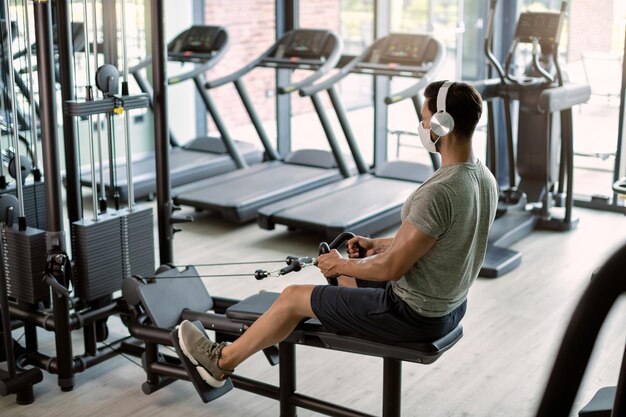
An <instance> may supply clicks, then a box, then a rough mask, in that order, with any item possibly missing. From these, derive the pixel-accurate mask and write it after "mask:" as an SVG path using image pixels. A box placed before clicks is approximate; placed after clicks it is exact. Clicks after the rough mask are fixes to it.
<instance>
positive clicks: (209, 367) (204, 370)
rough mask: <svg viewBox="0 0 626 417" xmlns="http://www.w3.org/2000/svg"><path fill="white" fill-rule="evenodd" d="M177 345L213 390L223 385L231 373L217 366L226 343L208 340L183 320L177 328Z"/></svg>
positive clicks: (187, 321)
mask: <svg viewBox="0 0 626 417" xmlns="http://www.w3.org/2000/svg"><path fill="white" fill-rule="evenodd" d="M178 343H180V347H181V349H182V350H183V353H184V354H185V356H186V357H187V359H189V360H190V361H191V363H192V364H194V365H195V366H196V370H197V371H198V374H200V376H201V377H202V379H204V380H205V381H206V383H207V384H209V385H210V386H212V387H213V388H219V387H221V386H222V385H224V382H225V379H226V378H227V377H228V376H230V375H231V374H232V373H233V371H225V370H223V369H221V368H220V367H219V366H218V364H217V363H218V361H219V359H220V357H221V356H222V349H224V347H225V346H226V343H223V342H222V343H215V342H213V341H211V340H209V339H208V338H207V337H206V336H205V335H204V334H202V332H201V331H200V330H198V328H196V326H194V325H193V324H192V323H191V322H190V321H189V320H184V321H183V322H182V323H181V324H180V327H179V328H178Z"/></svg>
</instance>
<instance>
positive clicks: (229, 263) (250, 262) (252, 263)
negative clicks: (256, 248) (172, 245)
mask: <svg viewBox="0 0 626 417" xmlns="http://www.w3.org/2000/svg"><path fill="white" fill-rule="evenodd" d="M285 261H286V260H285V259H281V260H280V261H246V262H222V263H215V264H193V265H172V267H174V268H188V267H191V266H228V265H254V264H277V263H282V262H285Z"/></svg>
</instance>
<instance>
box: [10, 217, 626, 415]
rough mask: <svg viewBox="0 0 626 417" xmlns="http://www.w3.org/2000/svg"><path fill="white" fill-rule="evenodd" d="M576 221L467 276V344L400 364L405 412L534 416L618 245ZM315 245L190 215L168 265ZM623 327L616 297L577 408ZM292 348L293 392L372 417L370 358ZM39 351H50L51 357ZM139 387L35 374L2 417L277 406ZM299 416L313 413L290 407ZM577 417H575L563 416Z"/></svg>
mask: <svg viewBox="0 0 626 417" xmlns="http://www.w3.org/2000/svg"><path fill="white" fill-rule="evenodd" d="M188 213H190V214H193V213H192V212H188ZM576 214H577V215H578V216H579V217H580V219H581V221H580V224H579V226H578V228H577V229H576V230H575V231H573V232H570V233H564V234H558V233H549V232H537V233H535V234H533V235H532V236H531V237H528V238H526V239H525V240H523V241H522V242H520V243H518V244H517V245H516V246H515V248H516V249H519V250H521V251H522V252H523V254H524V255H523V256H524V260H523V264H522V266H521V267H520V268H519V269H517V270H516V271H514V272H512V273H510V274H508V275H507V276H505V277H503V278H500V279H497V280H488V279H478V280H477V282H476V283H475V285H474V287H473V288H472V290H471V292H470V297H469V306H468V307H469V308H468V313H467V316H466V318H465V319H464V321H463V324H464V328H465V336H464V337H463V339H462V340H461V341H460V342H459V343H458V344H457V345H456V346H455V347H454V348H453V349H452V350H451V351H449V352H448V353H446V354H445V355H444V356H442V357H441V359H440V360H439V361H437V362H436V363H434V364H432V365H429V366H424V365H417V364H405V365H404V368H403V375H404V378H403V387H402V399H403V416H428V417H439V416H442V417H443V416H464V417H470V416H475V417H485V416H500V417H501V416H508V417H524V416H533V415H534V413H535V410H536V406H537V403H538V401H539V399H540V397H541V395H542V391H543V389H544V385H545V381H546V378H547V375H548V373H549V371H550V369H551V367H552V363H553V360H554V354H555V351H556V349H557V348H558V345H559V344H560V339H561V336H562V333H563V330H564V328H565V326H566V324H567V322H568V320H569V317H570V313H571V311H572V309H573V307H574V305H575V304H576V302H577V300H578V298H579V296H580V294H581V292H582V291H583V289H584V288H585V286H586V285H587V283H588V281H589V276H590V274H591V272H592V271H593V270H594V269H595V268H596V267H597V266H598V265H600V263H601V262H602V261H603V259H605V258H606V256H607V255H608V254H609V253H610V252H611V251H612V250H614V249H615V248H616V246H617V245H619V244H621V243H623V242H624V241H626V217H625V216H623V215H621V214H612V213H604V212H596V211H589V210H583V209H577V210H576ZM318 243H319V237H315V236H311V235H309V234H305V233H299V232H288V231H287V230H285V229H282V228H281V229H277V230H274V231H264V230H261V229H259V228H257V226H256V225H254V224H252V225H247V226H244V227H233V226H228V225H224V224H222V223H221V222H220V221H219V220H217V219H215V218H211V217H210V216H207V215H200V216H197V219H196V222H195V223H193V224H190V225H185V231H184V232H183V233H179V234H177V235H176V238H175V261H176V262H177V263H180V264H185V263H209V262H219V261H252V260H267V259H283V258H284V257H285V256H286V255H300V256H304V255H315V253H316V249H317V246H318ZM266 266H267V265H262V266H261V267H266ZM269 266H271V265H269ZM257 267H258V266H256V265H251V266H243V267H237V268H233V269H230V270H229V271H228V272H242V273H252V272H253V271H254V270H255V269H257ZM204 271H205V272H206V273H214V272H217V271H215V270H211V271H209V270H208V269H207V270H204ZM221 271H224V272H226V270H221ZM323 282H324V281H323V278H322V277H321V275H320V274H319V272H318V271H317V269H315V268H310V269H305V270H304V271H302V272H300V273H297V274H291V275H288V276H287V277H285V278H281V279H277V278H274V279H268V280H265V281H260V282H258V281H255V280H254V278H252V277H249V278H245V277H244V278H206V279H205V283H206V286H207V288H208V289H209V292H210V293H213V294H216V295H222V296H230V297H244V296H246V295H249V294H252V293H254V292H258V291H259V290H262V289H265V290H281V289H282V288H284V287H285V286H287V285H289V284H293V283H323ZM625 321H626V303H625V302H624V300H623V299H620V302H619V303H618V305H617V306H616V308H614V309H613V311H612V313H611V316H610V320H609V321H608V322H607V324H606V325H605V326H604V328H603V330H602V335H601V337H600V339H599V341H598V343H597V344H596V349H595V351H594V355H593V360H592V362H591V364H590V367H589V370H588V372H587V374H586V376H585V380H584V384H583V386H582V389H581V391H580V393H579V396H578V399H577V402H576V405H575V410H578V409H579V408H580V407H581V406H582V405H583V404H584V403H585V402H586V401H587V400H588V399H589V398H590V397H591V396H592V395H593V393H595V391H596V390H597V389H599V388H600V387H603V386H606V385H614V384H615V383H616V381H617V372H618V368H619V363H620V360H621V355H622V353H623V351H624V341H625V338H626V326H624V322H625ZM110 327H111V331H112V335H111V338H115V337H118V336H123V335H125V334H126V333H125V330H124V327H123V326H122V325H121V323H120V322H119V320H118V319H116V318H112V319H111V320H110ZM39 334H40V338H41V345H42V349H43V348H45V347H46V346H47V347H48V348H50V349H52V348H51V346H53V345H52V338H51V337H50V334H48V333H46V332H44V331H40V332H39ZM20 335H21V330H19V331H16V332H15V333H14V337H19V336H20ZM75 342H76V346H77V347H76V350H75V353H76V354H79V353H81V352H82V349H81V348H80V346H81V343H82V341H81V337H80V333H79V332H76V334H75ZM297 352H298V364H299V368H298V378H299V381H298V388H299V391H300V392H302V393H305V394H307V395H311V396H314V397H319V398H323V399H325V400H328V401H333V402H338V403H341V404H343V405H346V406H349V407H353V408H356V409H358V410H361V411H363V412H368V413H372V414H377V415H379V414H380V413H381V394H380V392H381V385H382V383H381V374H382V372H381V371H382V361H381V360H380V359H377V358H369V357H363V356H357V355H350V354H345V353H337V352H332V351H326V350H321V349H313V348H306V347H298V350H297ZM49 353H50V354H52V355H54V351H53V350H51V351H50V352H49ZM133 360H135V361H136V360H137V359H135V358H133ZM237 372H238V373H240V374H241V375H245V376H249V377H252V378H256V379H259V380H263V381H266V382H269V383H273V384H275V383H277V379H278V368H276V367H270V366H269V365H268V363H267V362H266V361H265V359H264V357H263V356H262V355H256V356H254V357H252V358H251V359H250V360H249V361H248V362H247V363H244V364H243V365H242V366H241V367H240V368H239V369H237ZM144 379H145V377H144V372H143V370H142V369H141V368H140V367H139V366H138V365H137V364H133V363H131V362H130V361H129V360H128V359H126V358H124V357H121V356H119V357H116V358H114V359H112V360H109V361H107V362H105V363H103V364H100V365H98V366H96V367H95V368H92V369H89V370H87V371H85V372H83V373H81V374H78V375H77V376H76V386H75V389H74V390H73V391H72V392H69V393H62V392H61V391H60V389H59V388H58V386H57V385H56V377H55V376H54V375H51V374H44V381H43V382H42V383H40V384H38V385H36V387H35V396H36V401H35V402H34V403H33V404H32V405H29V406H18V405H16V404H15V397H14V396H9V397H4V398H0V416H2V417H8V416H38V417H67V416H89V417H100V416H102V417H104V416H118V417H123V416H133V417H159V416H162V417H169V416H185V417H195V416H203V417H213V416H220V417H223V416H246V417H251V416H259V417H261V416H263V417H275V416H277V415H278V403H277V402H276V401H274V400H270V399H266V398H263V397H258V396H255V395H252V394H249V393H246V392H243V391H239V390H234V391H232V392H231V393H229V394H228V395H226V396H224V397H222V398H220V399H218V400H216V401H214V402H212V403H209V404H203V403H202V402H201V400H200V399H199V397H198V396H197V394H196V392H195V391H194V389H193V387H192V386H191V384H190V383H187V382H182V381H179V382H176V383H174V384H172V385H170V386H168V387H166V388H164V389H162V390H161V391H159V392H157V393H155V394H152V395H150V396H147V395H145V394H143V392H142V391H141V384H142V382H143V381H144ZM299 415H300V416H311V415H315V413H312V412H309V411H306V410H300V412H299ZM575 415H576V411H575V412H573V413H572V416H575Z"/></svg>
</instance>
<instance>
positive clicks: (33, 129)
mask: <svg viewBox="0 0 626 417" xmlns="http://www.w3.org/2000/svg"><path fill="white" fill-rule="evenodd" d="M24 20H25V22H24V26H25V27H24V32H25V33H26V62H27V64H28V69H29V71H28V84H29V86H30V88H29V89H28V102H29V105H30V141H31V147H32V152H33V166H34V170H35V176H38V175H39V173H38V172H39V155H38V152H37V115H38V114H39V109H38V108H37V104H36V103H35V91H34V90H35V82H34V79H33V54H32V52H31V45H32V44H31V41H30V18H29V13H28V2H26V3H25V4H24ZM35 180H37V178H35Z"/></svg>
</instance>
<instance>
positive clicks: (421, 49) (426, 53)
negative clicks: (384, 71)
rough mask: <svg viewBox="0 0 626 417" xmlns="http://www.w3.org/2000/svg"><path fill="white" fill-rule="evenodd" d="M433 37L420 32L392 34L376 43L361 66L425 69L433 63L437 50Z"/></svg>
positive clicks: (410, 69) (411, 69) (412, 69)
mask: <svg viewBox="0 0 626 417" xmlns="http://www.w3.org/2000/svg"><path fill="white" fill-rule="evenodd" d="M430 40H431V37H430V36H429V35H420V34H392V35H389V36H388V37H387V38H386V39H385V41H383V42H381V43H380V44H378V45H376V47H374V48H373V49H372V51H371V52H370V54H369V56H368V57H366V58H365V59H364V60H363V62H362V63H361V64H359V67H361V68H368V67H372V68H373V67H376V68H378V69H380V67H381V66H385V67H387V68H388V69H390V70H393V69H394V68H395V69H398V70H407V71H423V70H425V69H427V67H428V66H429V65H430V64H431V63H432V61H433V59H434V57H435V54H434V53H435V52H436V51H435V50H434V49H433V48H432V47H431V42H430Z"/></svg>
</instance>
